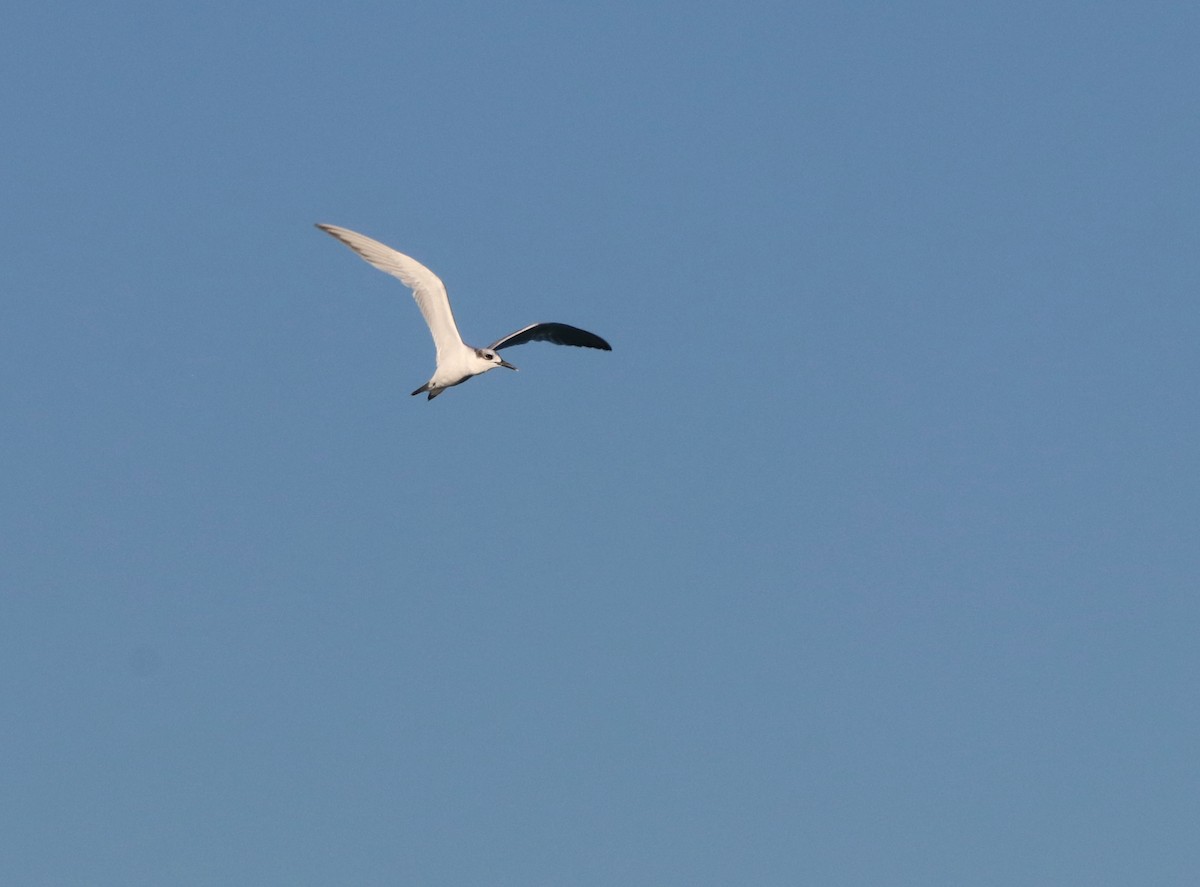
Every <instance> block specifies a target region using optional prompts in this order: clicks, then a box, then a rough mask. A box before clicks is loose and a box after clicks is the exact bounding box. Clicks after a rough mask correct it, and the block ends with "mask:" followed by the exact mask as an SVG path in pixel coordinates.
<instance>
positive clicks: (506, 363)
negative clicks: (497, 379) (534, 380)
mask: <svg viewBox="0 0 1200 887" xmlns="http://www.w3.org/2000/svg"><path fill="white" fill-rule="evenodd" d="M500 366H502V367H508V368H509V369H510V370H515V369H516V367H515V366H513V365H512V364H511V363H509V362H508V361H507V360H505V359H504V358H500Z"/></svg>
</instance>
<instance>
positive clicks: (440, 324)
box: [317, 224, 463, 357]
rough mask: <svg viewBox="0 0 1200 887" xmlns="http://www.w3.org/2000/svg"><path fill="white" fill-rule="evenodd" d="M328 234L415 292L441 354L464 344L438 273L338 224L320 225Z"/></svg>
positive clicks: (415, 297)
mask: <svg viewBox="0 0 1200 887" xmlns="http://www.w3.org/2000/svg"><path fill="white" fill-rule="evenodd" d="M317 227H318V228H320V229H321V230H322V231H324V232H325V233H326V234H331V235H333V236H334V237H336V238H337V239H338V240H340V241H341V242H342V243H344V244H346V246H348V247H350V249H352V250H354V251H355V252H356V253H358V254H359V255H360V256H362V257H363V258H364V259H365V260H366V261H368V262H370V263H371V264H372V265H374V266H375V267H376V268H378V269H379V270H380V271H383V272H386V273H387V274H390V275H392V276H393V277H397V278H399V279H400V280H401V281H403V283H404V284H405V286H408V287H410V288H411V289H412V291H413V298H414V299H416V300H417V307H418V308H420V309H421V316H422V317H424V318H425V323H426V324H428V325H429V332H430V333H432V334H433V344H434V346H435V347H436V348H437V352H438V355H439V357H440V355H442V354H443V353H450V352H451V351H453V350H454V349H456V348H460V347H462V344H463V341H462V336H460V335H459V334H458V327H457V326H456V325H455V323H454V315H453V314H452V313H451V312H450V297H449V296H448V295H447V294H446V285H445V284H443V283H442V281H441V280H440V279H439V278H438V276H437V275H436V274H434V273H433V272H432V271H430V270H429V269H428V268H426V267H425V266H424V265H422V264H421V263H420V262H418V261H417V260H416V259H413V258H410V257H409V256H406V255H404V253H398V252H396V251H395V250H394V249H392V248H391V247H390V246H384V245H383V244H382V243H380V242H379V241H378V240H372V239H371V238H370V237H367V236H366V235H364V234H359V233H358V232H357V231H351V230H349V229H348V228H339V227H337V226H336V225H321V224H318V225H317Z"/></svg>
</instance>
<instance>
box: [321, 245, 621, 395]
mask: <svg viewBox="0 0 1200 887" xmlns="http://www.w3.org/2000/svg"><path fill="white" fill-rule="evenodd" d="M317 227H318V228H320V229H321V230H322V231H324V232H325V233H326V234H329V235H331V236H332V237H336V238H337V239H338V240H340V241H341V242H342V243H344V244H346V246H348V247H350V249H352V250H354V251H355V252H356V253H358V255H359V256H360V257H362V259H363V260H364V261H366V262H368V263H369V264H371V265H373V266H374V267H376V268H378V269H379V270H380V271H383V272H385V273H387V274H390V275H392V276H393V277H395V278H398V279H399V280H400V281H401V282H402V283H403V284H404V285H405V286H407V287H408V288H409V289H411V290H412V293H413V298H414V299H416V301H417V307H418V308H420V309H421V316H422V317H424V318H425V323H426V324H428V326H429V332H430V334H432V336H433V344H434V346H435V348H436V349H437V368H436V369H435V370H434V371H433V376H432V377H430V379H429V381H428V382H426V383H425V384H424V385H422V386H421V387H420V388H418V389H417V390H416V391H414V392H413V395H417V394H422V393H428V395H429V396H428V398H427V399H428V400H433V399H434V398H435V397H437V396H438V395H439V394H441V393H442V392H443V391H445V390H446V389H447V388H453V387H454V386H455V385H461V384H462V383H463V382H465V381H467V380H468V379H470V378H471V377H472V376H478V375H482V374H483V373H486V372H487V371H488V370H494V369H496V368H497V367H507V368H508V369H510V370H515V369H516V367H515V366H513V365H512V364H511V363H509V362H508V361H507V360H504V359H503V358H502V357H500V355H499V354H497V353H496V352H498V351H500V350H501V349H502V348H513V347H515V346H517V345H524V344H525V343H526V342H552V343H554V344H555V345H574V346H575V347H578V348H597V349H599V350H601V351H612V346H611V345H609V344H608V343H607V342H606V341H604V340H603V339H601V338H600V337H599V336H597V335H596V334H595V333H589V332H588V331H587V330H581V329H579V327H574V326H570V325H568V324H565V323H531V324H530V325H529V326H527V327H522V328H521V329H519V330H517V331H516V332H515V333H509V334H508V335H507V336H503V337H501V338H499V339H497V340H496V341H495V342H493V343H492V344H491V345H488V346H487V347H486V348H475V347H474V346H471V345H468V344H466V343H465V342H464V341H463V340H462V336H461V335H459V332H458V326H457V325H456V324H455V323H454V314H453V313H452V312H451V311H450V297H449V295H447V293H446V285H445V284H444V283H442V281H441V279H440V278H439V277H438V276H437V275H436V274H434V273H433V272H432V271H430V270H429V269H428V268H426V267H425V266H424V265H422V264H421V263H420V262H418V261H417V260H416V259H414V258H412V257H410V256H406V255H404V253H401V252H397V251H396V250H394V249H392V248H391V247H390V246H385V245H384V244H382V243H380V242H379V241H378V240H372V239H371V238H370V237H367V236H366V235H365V234H359V233H358V232H357V231H351V230H350V229H349V228H339V227H338V226H337V225H326V224H323V223H320V222H318V223H317Z"/></svg>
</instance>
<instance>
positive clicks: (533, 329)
mask: <svg viewBox="0 0 1200 887" xmlns="http://www.w3.org/2000/svg"><path fill="white" fill-rule="evenodd" d="M526 342H553V343H554V344H555V345H574V346H576V347H577V348H599V349H600V350H601V351H612V346H611V345H609V344H608V343H607V342H605V341H604V340H603V339H601V338H600V337H599V336H597V335H596V334H595V333H589V332H588V331H587V330H581V329H580V328H579V327H577V326H568V325H567V324H565V323H531V324H530V325H529V326H527V327H525V329H522V330H517V331H516V332H515V333H509V334H508V335H507V336H505V337H504V338H503V339H497V340H496V341H495V342H493V343H492V344H491V345H490V346H489V347H490V348H491V349H492V350H493V351H499V350H500V349H501V348H512V347H514V346H516V345H524V344H525V343H526Z"/></svg>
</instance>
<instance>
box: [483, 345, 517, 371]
mask: <svg viewBox="0 0 1200 887" xmlns="http://www.w3.org/2000/svg"><path fill="white" fill-rule="evenodd" d="M475 359H476V360H477V361H478V362H479V364H480V366H479V370H478V372H480V373H486V372H487V371H488V370H494V369H495V368H496V367H508V369H510V370H515V369H516V367H515V366H513V365H512V364H511V363H509V362H508V361H507V360H505V359H504V358H502V357H501V356H500V355H499V354H497V353H496V352H495V351H493V350H492V349H491V348H476V349H475Z"/></svg>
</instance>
